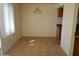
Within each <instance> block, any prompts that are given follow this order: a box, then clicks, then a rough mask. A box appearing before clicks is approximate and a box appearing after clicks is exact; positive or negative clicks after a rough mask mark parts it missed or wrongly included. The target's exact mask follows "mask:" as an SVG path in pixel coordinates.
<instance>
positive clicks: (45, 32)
mask: <svg viewBox="0 0 79 59" xmlns="http://www.w3.org/2000/svg"><path fill="white" fill-rule="evenodd" d="M36 7H37V4H21V17H22V18H21V19H22V20H21V22H22V35H23V36H35V37H36V36H37V37H56V23H57V4H39V8H40V10H41V11H42V13H41V14H33V11H34V10H35V9H36Z"/></svg>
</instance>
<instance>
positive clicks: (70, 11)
mask: <svg viewBox="0 0 79 59" xmlns="http://www.w3.org/2000/svg"><path fill="white" fill-rule="evenodd" d="M77 11H78V5H76V4H64V15H63V22H62V36H61V47H62V48H63V50H64V51H65V52H66V54H67V55H73V47H74V39H75V36H74V33H75V28H76V22H77Z"/></svg>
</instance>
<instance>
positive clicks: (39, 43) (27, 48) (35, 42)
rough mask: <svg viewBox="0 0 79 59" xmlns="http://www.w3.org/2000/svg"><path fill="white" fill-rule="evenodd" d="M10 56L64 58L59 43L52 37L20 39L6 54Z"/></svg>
mask: <svg viewBox="0 0 79 59" xmlns="http://www.w3.org/2000/svg"><path fill="white" fill-rule="evenodd" d="M6 54H7V55H10V56H66V54H65V53H64V51H63V50H62V49H61V47H60V46H59V41H58V40H57V39H56V38H52V37H46V38H45V37H24V38H21V39H20V40H19V41H18V42H17V43H16V44H15V45H14V46H13V47H12V48H11V49H10V50H9V51H8V52H7V53H6Z"/></svg>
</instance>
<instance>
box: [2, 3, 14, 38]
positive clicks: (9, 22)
mask: <svg viewBox="0 0 79 59" xmlns="http://www.w3.org/2000/svg"><path fill="white" fill-rule="evenodd" d="M3 16H4V19H3V20H4V21H3V24H4V30H5V31H4V32H5V37H7V36H10V35H11V34H13V33H14V32H15V25H14V9H13V5H12V4H7V3H6V4H3Z"/></svg>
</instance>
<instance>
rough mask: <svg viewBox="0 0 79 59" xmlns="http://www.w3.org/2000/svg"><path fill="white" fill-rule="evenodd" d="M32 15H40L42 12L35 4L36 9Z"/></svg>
mask: <svg viewBox="0 0 79 59" xmlns="http://www.w3.org/2000/svg"><path fill="white" fill-rule="evenodd" d="M33 13H34V14H41V13H42V11H41V10H40V8H39V6H38V4H37V7H36V9H35V10H34V11H33Z"/></svg>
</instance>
